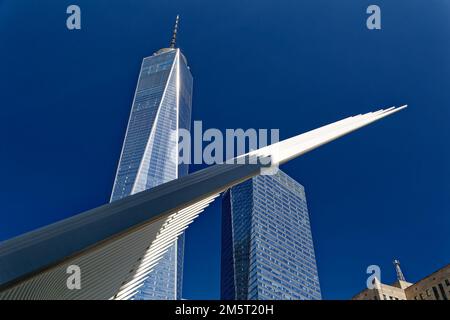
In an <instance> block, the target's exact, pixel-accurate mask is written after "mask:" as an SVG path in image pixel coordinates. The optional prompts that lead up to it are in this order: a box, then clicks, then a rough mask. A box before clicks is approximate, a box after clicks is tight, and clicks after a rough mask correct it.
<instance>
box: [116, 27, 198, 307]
mask: <svg viewBox="0 0 450 320" xmlns="http://www.w3.org/2000/svg"><path fill="white" fill-rule="evenodd" d="M175 36H176V28H175V32H174V38H175ZM192 83H193V79H192V75H191V73H190V71H189V67H188V66H187V61H186V58H185V57H184V56H183V54H182V53H181V51H180V49H178V48H175V41H174V39H173V40H172V44H171V47H170V48H165V49H161V50H159V51H157V52H156V53H155V54H153V55H152V56H150V57H146V58H144V59H143V61H142V65H141V70H140V74H139V79H138V83H137V88H136V92H135V95H134V100H133V105H132V109H131V114H130V118H129V122H128V128H127V131H126V135H125V140H124V143H123V147H122V154H121V156H120V161H119V165H118V169H117V174H116V179H115V182H114V187H113V191H112V195H111V201H114V200H117V199H121V198H123V197H126V196H128V195H131V194H134V193H137V192H140V191H143V190H147V189H150V188H152V187H155V186H157V185H160V184H162V183H165V182H168V181H170V180H173V179H176V178H178V177H181V176H183V175H186V174H187V173H188V165H187V164H182V165H179V164H178V156H179V154H178V136H179V135H178V131H179V129H181V128H183V129H187V130H190V124H191V108H192ZM149 245H150V244H149ZM183 254H184V234H183V235H182V236H180V237H179V238H178V240H177V241H176V242H175V243H174V244H173V245H172V246H171V247H170V249H169V250H168V251H167V252H166V253H165V254H164V256H163V258H162V259H161V260H160V261H159V263H158V265H157V266H156V267H155V268H154V270H153V271H152V272H150V273H149V274H148V278H147V279H146V280H145V283H144V285H143V286H142V287H140V288H139V290H138V292H137V293H136V294H135V295H134V297H133V298H134V299H137V300H138V299H139V300H140V299H143V300H153V299H157V300H162V299H181V289H182V280H183ZM136 263H137V264H139V262H138V261H137V262H136Z"/></svg>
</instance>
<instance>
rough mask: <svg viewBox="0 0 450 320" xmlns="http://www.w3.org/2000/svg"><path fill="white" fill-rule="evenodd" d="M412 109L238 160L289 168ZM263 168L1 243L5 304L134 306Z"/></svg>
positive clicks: (188, 184) (180, 187) (212, 175)
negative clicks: (73, 276) (78, 282)
mask: <svg viewBox="0 0 450 320" xmlns="http://www.w3.org/2000/svg"><path fill="white" fill-rule="evenodd" d="M404 108H406V106H402V107H399V108H395V107H392V108H389V109H386V110H379V111H376V112H371V113H367V114H363V115H357V116H354V117H349V118H346V119H343V120H340V121H337V122H335V123H332V124H329V125H326V126H323V127H320V128H318V129H315V130H311V131H308V132H306V133H303V134H300V135H297V136H295V137H292V138H289V139H286V140H283V141H280V142H278V143H275V144H272V145H269V146H267V147H264V148H261V149H258V150H255V151H252V152H250V153H247V154H245V155H242V156H240V157H238V158H237V159H238V160H241V159H245V158H246V157H247V158H248V157H250V158H252V157H256V158H260V157H270V158H271V164H272V165H274V166H276V165H279V164H283V163H285V162H287V161H289V160H291V159H294V158H296V157H298V156H301V155H302V154H305V153H307V152H309V151H311V150H313V149H315V148H317V147H319V146H321V145H323V144H325V143H328V142H330V141H332V140H335V139H337V138H339V137H341V136H343V135H346V134H348V133H350V132H352V131H354V130H357V129H359V128H361V127H364V126H366V125H368V124H370V123H372V122H374V121H377V120H379V119H382V118H384V117H386V116H389V115H391V114H393V113H395V112H398V111H400V110H402V109H404ZM238 163H239V162H238ZM230 168H231V169H230ZM258 168H259V169H258ZM258 168H256V169H254V168H253V167H251V168H250V166H235V167H233V166H227V165H217V166H212V167H209V168H207V169H204V170H203V171H204V172H203V173H200V172H196V173H193V174H190V175H188V176H187V177H184V178H180V179H177V180H174V181H172V182H168V183H166V184H163V185H161V186H159V187H156V188H154V190H147V191H144V192H141V193H138V194H136V195H133V196H130V197H127V198H125V199H122V200H118V201H116V202H113V203H111V204H108V205H105V206H102V207H99V208H94V209H92V210H89V211H88V212H85V213H81V214H79V215H76V216H73V217H71V218H68V219H65V220H62V221H60V222H58V223H55V224H52V225H49V226H46V227H44V228H41V229H38V230H36V231H32V232H30V233H27V234H24V235H22V236H19V237H17V238H14V239H11V240H8V241H5V242H3V243H0V299H120V300H122V299H123V300H126V299H133V297H134V295H135V294H136V293H137V292H138V291H139V288H140V287H141V286H142V284H143V282H144V281H145V279H146V278H147V277H148V275H149V273H150V272H152V270H153V268H154V267H155V266H156V265H157V264H158V262H159V260H160V259H161V257H162V255H163V254H164V253H165V252H166V251H167V249H168V248H169V247H170V245H171V244H172V243H173V242H174V241H176V239H177V238H178V237H179V235H180V234H181V233H182V232H183V230H185V229H186V228H187V227H188V226H189V224H190V223H192V222H193V221H194V219H195V218H196V217H197V216H198V215H199V214H200V213H201V212H203V210H204V209H205V208H206V207H207V206H208V205H209V204H210V203H211V202H212V201H214V199H215V198H217V197H218V196H219V194H220V193H221V192H223V191H225V190H226V189H228V188H229V187H231V186H233V185H236V184H238V183H241V182H243V181H245V180H246V179H249V178H251V177H252V176H255V175H257V174H259V172H260V171H259V170H260V167H258ZM210 169H211V170H210ZM191 197H193V198H191ZM170 201H174V202H176V203H174V204H172V203H171V202H170ZM141 208H143V209H141ZM146 208H150V209H151V210H150V211H153V212H147V211H146V210H149V209H146ZM142 210H144V211H142ZM130 219H132V222H130ZM86 230H87V231H90V230H94V232H95V234H94V235H92V234H91V233H87V232H86ZM95 230H97V231H95ZM69 235H70V236H69ZM77 236H79V238H76V237H77ZM85 237H86V238H85ZM61 239H62V240H64V241H65V242H64V245H70V246H71V247H70V248H67V247H64V246H62V245H61ZM72 264H75V265H79V266H80V268H81V270H82V289H81V290H68V289H67V286H66V280H67V277H68V275H67V273H66V268H67V266H68V265H72ZM2 268H3V269H2Z"/></svg>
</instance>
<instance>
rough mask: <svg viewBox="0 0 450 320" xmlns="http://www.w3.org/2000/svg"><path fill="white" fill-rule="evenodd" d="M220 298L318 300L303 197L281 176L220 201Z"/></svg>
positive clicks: (256, 181) (259, 179) (257, 180)
mask: <svg viewBox="0 0 450 320" xmlns="http://www.w3.org/2000/svg"><path fill="white" fill-rule="evenodd" d="M221 298H222V299H225V300H316V299H321V293H320V286H319V278H318V274H317V267H316V259H315V255H314V247H313V240H312V235H311V228H310V221H309V215H308V209H307V205H306V197H305V191H304V188H303V186H302V185H300V184H299V183H298V182H296V181H295V180H294V179H292V178H291V177H289V176H288V175H287V174H285V173H284V172H282V171H281V170H280V171H278V173H277V174H276V175H273V176H270V175H261V176H256V177H254V178H252V179H250V180H248V181H246V182H243V183H241V184H239V185H237V186H235V187H233V188H231V189H229V190H228V191H227V192H226V193H225V194H224V196H223V200H222V261H221Z"/></svg>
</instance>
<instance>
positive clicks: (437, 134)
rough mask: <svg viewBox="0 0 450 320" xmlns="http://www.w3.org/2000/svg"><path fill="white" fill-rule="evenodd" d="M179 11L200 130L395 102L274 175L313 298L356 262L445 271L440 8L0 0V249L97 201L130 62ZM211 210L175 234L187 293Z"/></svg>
mask: <svg viewBox="0 0 450 320" xmlns="http://www.w3.org/2000/svg"><path fill="white" fill-rule="evenodd" d="M69 4H78V5H80V7H81V10H82V30H81V31H68V30H67V29H66V26H65V20H66V13H65V11H66V8H67V6H68V5H69ZM369 4H378V5H379V6H380V7H381V9H382V30H381V31H369V30H367V29H366V26H365V20H366V17H367V15H366V13H365V11H366V8H367V6H368V5H369ZM177 13H179V14H180V15H181V30H180V32H179V46H180V47H181V48H182V50H183V52H184V54H185V55H186V56H187V58H188V61H189V64H190V66H191V70H192V73H193V75H194V103H193V107H194V111H193V119H195V120H203V121H204V127H215V128H220V129H225V128H239V127H241V128H280V134H281V138H286V137H289V136H292V135H295V134H298V133H301V132H304V131H307V130H309V129H313V128H315V127H318V126H320V125H324V124H327V123H330V122H333V121H336V120H339V119H341V118H344V117H346V116H350V115H355V114H358V113H364V112H369V111H373V110H376V109H379V108H382V107H389V106H391V105H401V104H405V103H407V104H409V108H408V109H407V110H405V111H402V112H401V113H399V114H396V115H394V116H392V117H389V118H387V119H385V120H383V121H381V122H378V123H376V124H374V125H371V126H370V127H367V128H364V129H362V130H360V131H358V132H355V133H353V134H351V135H350V136H347V137H344V138H342V139H340V140H338V141H336V142H333V143H331V144H329V145H326V146H324V147H322V148H320V149H318V150H315V151H314V152H311V153H309V154H307V155H305V156H304V157H301V158H299V159H296V160H294V161H292V162H291V163H289V164H288V165H286V166H284V167H283V169H284V170H285V171H286V172H287V173H288V174H290V175H291V176H292V177H294V178H295V179H297V180H298V181H300V182H301V183H302V184H303V185H304V186H305V188H306V191H307V198H308V205H309V210H310V215H311V220H312V229H313V238H314V241H315V248H316V256H317V263H318V268H319V277H320V282H321V287H322V291H323V297H324V298H325V299H336V298H340V299H347V298H350V297H351V296H352V295H354V294H355V293H357V292H358V291H359V290H361V289H363V287H364V286H365V281H366V277H367V275H366V274H365V269H366V267H367V266H368V265H370V264H378V265H380V266H381V268H382V281H386V282H391V281H393V280H394V278H395V276H394V274H395V272H394V269H393V267H392V263H391V261H392V259H393V258H398V259H400V260H401V262H402V266H403V270H404V273H405V275H406V277H407V279H408V280H410V281H416V280H418V279H420V278H421V277H423V276H425V275H427V274H429V273H431V272H433V271H435V270H436V269H438V268H440V267H442V266H443V265H445V264H447V263H449V262H450V259H449V258H450V239H449V227H450V214H449V213H450V186H449V181H450V180H449V179H450V150H449V144H450V142H449V139H450V126H449V120H450V89H449V85H450V44H449V39H450V2H449V1H446V0H427V1H423V0H396V1H392V0H390V1H382V0H373V1H372V0H371V1H365V0H352V1H334V0H308V1H306V0H305V1H295V0H292V1H279V0H277V1H275V0H270V1H268V0H228V1H211V0H190V1H167V0H165V1H149V0H131V1H125V0H123V1H111V0H89V1H88V0H71V1H62V0H58V1H57V0H54V1H49V0H40V1H31V0H0V121H1V124H0V137H1V144H0V156H1V158H0V177H1V182H0V203H1V206H0V240H4V239H8V238H10V237H13V236H15V235H18V234H20V233H23V232H26V231H29V230H32V229H35V228H37V227H39V226H43V225H45V224H48V223H51V222H54V221H57V220H60V219H63V218H66V217H69V216H71V215H74V214H76V213H79V212H82V211H84V210H87V209H90V208H92V207H94V206H98V205H101V204H104V203H106V202H107V201H108V200H109V195H110V192H111V187H112V184H113V180H114V175H115V170H116V166H117V163H118V159H119V154H120V150H121V146H122V140H123V137H124V134H125V129H126V123H127V119H128V115H129V112H130V107H131V101H132V97H133V93H134V89H135V85H136V80H137V76H138V72H139V66H140V63H141V59H142V58H143V57H144V56H147V55H150V54H152V53H153V52H154V51H156V50H157V49H159V48H161V47H164V46H167V44H168V42H169V39H170V35H171V29H172V25H173V21H174V17H175V15H176V14H177ZM219 205H220V202H216V203H215V204H214V205H213V206H212V207H211V208H210V209H209V210H208V211H207V212H206V213H205V214H204V215H202V216H201V217H200V218H199V219H198V220H197V222H196V223H194V224H193V225H192V226H191V227H190V229H189V230H188V231H187V236H186V239H187V243H186V256H185V274H184V277H185V279H184V297H185V298H187V299H195V298H210V299H215V298H218V297H219V277H220V268H219V267H220V265H219V263H220V252H219V248H220V210H219V208H220V206H219Z"/></svg>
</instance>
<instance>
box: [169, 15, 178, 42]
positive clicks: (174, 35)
mask: <svg viewBox="0 0 450 320" xmlns="http://www.w3.org/2000/svg"><path fill="white" fill-rule="evenodd" d="M179 20H180V15H178V14H177V18H176V20H175V27H174V28H173V34H172V40H171V41H170V48H172V49H173V48H175V45H176V44H177V32H178V21H179Z"/></svg>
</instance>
